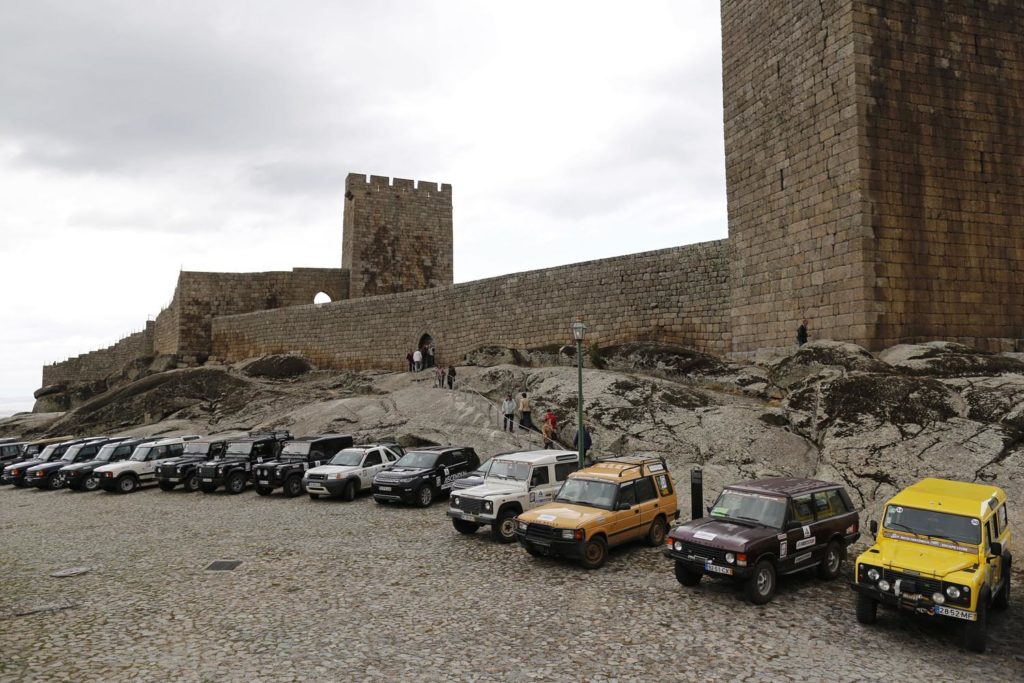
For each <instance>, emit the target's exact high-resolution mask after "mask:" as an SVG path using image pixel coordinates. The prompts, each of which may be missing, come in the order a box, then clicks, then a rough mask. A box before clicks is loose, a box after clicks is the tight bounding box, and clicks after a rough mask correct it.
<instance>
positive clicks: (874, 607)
mask: <svg viewBox="0 0 1024 683" xmlns="http://www.w3.org/2000/svg"><path fill="white" fill-rule="evenodd" d="M877 619H878V601H877V600H874V599H872V598H869V597H868V596H866V595H863V594H861V593H858V594H857V621H859V622H860V623H862V624H868V625H871V624H873V623H875V621H876V620H877Z"/></svg>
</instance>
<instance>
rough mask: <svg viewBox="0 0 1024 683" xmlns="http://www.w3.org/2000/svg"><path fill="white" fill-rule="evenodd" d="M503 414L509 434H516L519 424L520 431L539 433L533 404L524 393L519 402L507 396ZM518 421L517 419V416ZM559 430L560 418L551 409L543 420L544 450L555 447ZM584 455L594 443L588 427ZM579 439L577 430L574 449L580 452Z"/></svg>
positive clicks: (541, 431) (584, 435) (541, 428)
mask: <svg viewBox="0 0 1024 683" xmlns="http://www.w3.org/2000/svg"><path fill="white" fill-rule="evenodd" d="M501 414H502V424H501V428H502V430H503V431H504V430H508V431H509V432H515V426H516V424H517V423H518V424H519V429H520V431H538V430H537V428H536V427H534V425H533V403H531V401H530V398H529V396H527V395H526V392H525V391H524V392H523V393H522V394H521V395H520V396H519V399H518V400H515V401H514V400H512V394H508V395H506V396H505V400H504V401H502V402H501ZM517 415H518V416H519V417H518V420H517V419H516V416H517ZM557 429H558V416H557V415H555V413H554V411H552V410H551V408H548V409H547V411H546V412H545V413H544V417H543V418H542V419H541V425H540V430H539V431H540V435H541V437H542V438H543V439H544V448H545V449H551V448H554V447H555V433H556V430H557ZM582 431H583V454H584V456H586V454H587V451H589V450H590V447H591V445H592V441H591V438H590V431H589V430H588V429H587V427H586V425H584V426H583V430H582ZM579 439H580V430H579V429H577V430H576V433H575V434H574V435H573V438H572V441H573V448H574V449H576V450H579Z"/></svg>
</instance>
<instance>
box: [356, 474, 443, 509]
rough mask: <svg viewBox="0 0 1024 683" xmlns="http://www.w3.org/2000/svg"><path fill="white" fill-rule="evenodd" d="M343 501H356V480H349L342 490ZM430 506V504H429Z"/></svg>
mask: <svg viewBox="0 0 1024 683" xmlns="http://www.w3.org/2000/svg"><path fill="white" fill-rule="evenodd" d="M341 499H342V500H355V499H356V482H355V480H349V481H347V482H345V488H343V489H342V490H341ZM428 505H429V503H428Z"/></svg>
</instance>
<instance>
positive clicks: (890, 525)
mask: <svg viewBox="0 0 1024 683" xmlns="http://www.w3.org/2000/svg"><path fill="white" fill-rule="evenodd" d="M885 526H886V527H887V528H889V529H893V528H895V527H899V528H900V529H903V530H904V531H909V532H910V533H912V534H917V535H918V536H927V535H928V534H922V533H921V532H920V531H918V530H917V529H911V528H910V527H909V526H907V525H906V524H901V523H900V522H886V523H885Z"/></svg>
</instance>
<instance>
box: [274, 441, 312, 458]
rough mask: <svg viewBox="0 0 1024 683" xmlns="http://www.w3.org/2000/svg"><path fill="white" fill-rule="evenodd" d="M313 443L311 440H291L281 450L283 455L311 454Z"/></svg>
mask: <svg viewBox="0 0 1024 683" xmlns="http://www.w3.org/2000/svg"><path fill="white" fill-rule="evenodd" d="M312 445H313V444H312V442H310V441H289V442H288V443H286V444H285V445H284V448H283V449H282V450H281V455H309V449H310V447H311V446H312Z"/></svg>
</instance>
